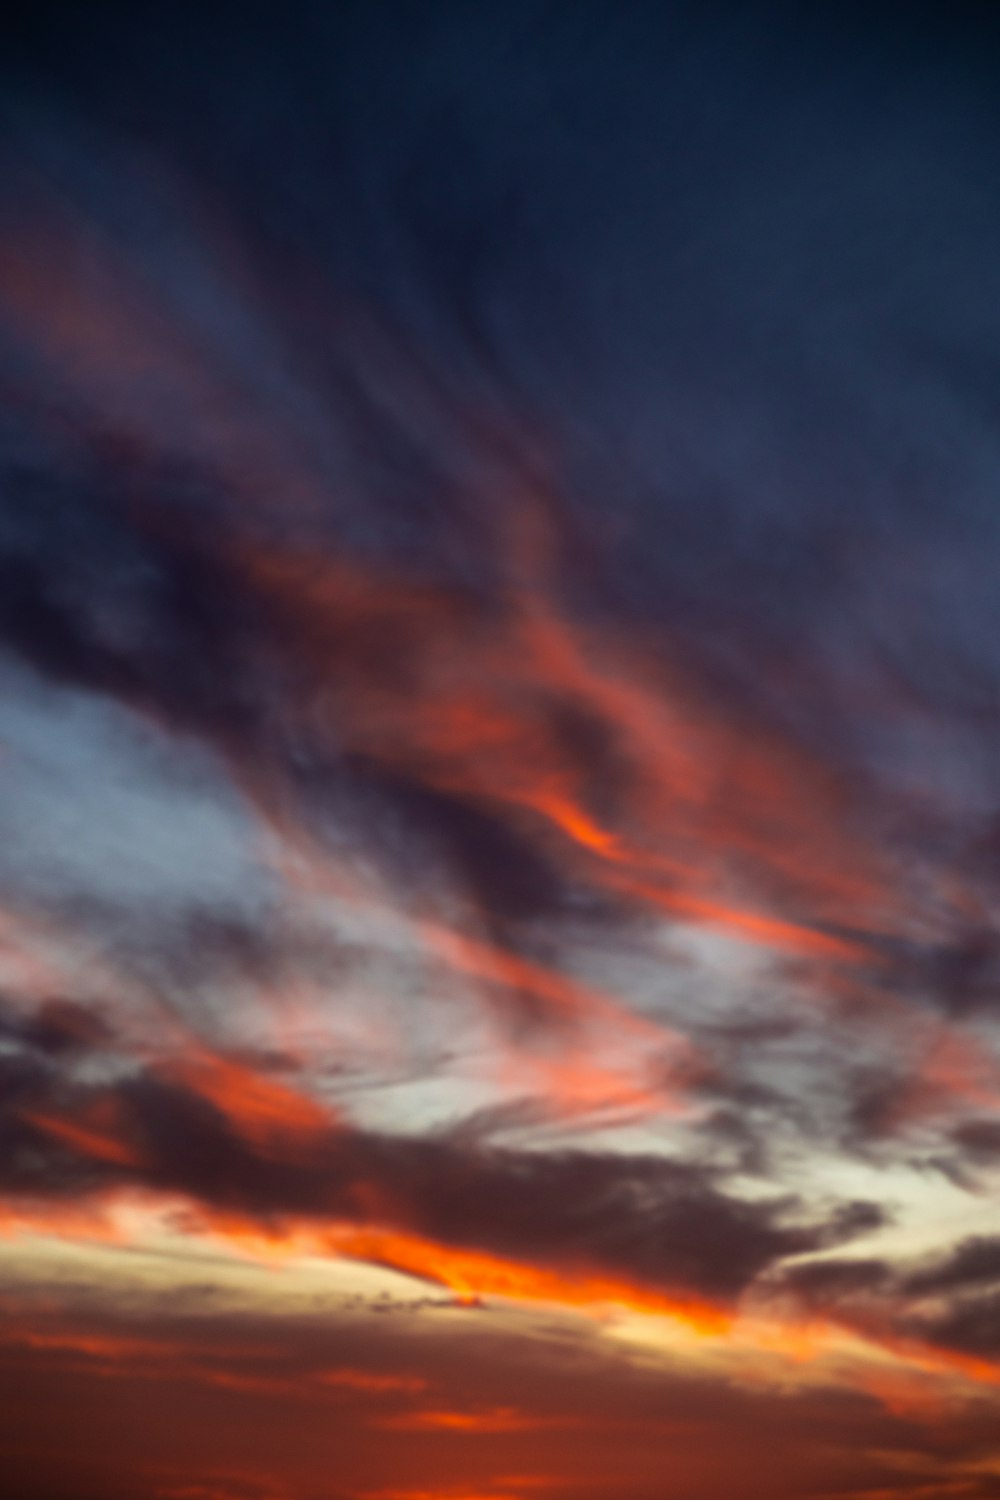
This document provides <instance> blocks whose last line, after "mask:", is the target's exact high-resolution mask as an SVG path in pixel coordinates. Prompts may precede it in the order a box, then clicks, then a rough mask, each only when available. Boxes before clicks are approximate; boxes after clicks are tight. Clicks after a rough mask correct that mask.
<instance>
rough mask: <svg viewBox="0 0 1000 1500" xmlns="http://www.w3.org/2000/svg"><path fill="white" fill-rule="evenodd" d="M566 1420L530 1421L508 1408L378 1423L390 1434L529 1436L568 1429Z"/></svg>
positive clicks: (406, 1415)
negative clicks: (550, 1429) (542, 1429)
mask: <svg viewBox="0 0 1000 1500" xmlns="http://www.w3.org/2000/svg"><path fill="white" fill-rule="evenodd" d="M571 1425H572V1423H570V1422H569V1421H568V1420H567V1419H566V1418H551V1417H550V1418H547V1419H546V1418H545V1417H532V1416H529V1415H528V1414H527V1413H525V1412H517V1411H513V1410H512V1409H511V1408H510V1407H497V1408H495V1409H493V1410H492V1411H414V1412H404V1413H402V1414H401V1415H399V1416H395V1417H386V1418H384V1419H383V1420H382V1421H381V1422H379V1423H378V1426H379V1427H385V1428H388V1429H389V1430H391V1431H393V1432H531V1431H535V1430H537V1429H538V1428H540V1427H566V1426H571Z"/></svg>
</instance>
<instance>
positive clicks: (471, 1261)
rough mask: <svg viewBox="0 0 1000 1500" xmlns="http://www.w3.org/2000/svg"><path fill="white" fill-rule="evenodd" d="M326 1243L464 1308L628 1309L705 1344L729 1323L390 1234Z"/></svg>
mask: <svg viewBox="0 0 1000 1500" xmlns="http://www.w3.org/2000/svg"><path fill="white" fill-rule="evenodd" d="M326 1244H327V1247H328V1249H329V1250H330V1251H332V1252H333V1253H334V1254H336V1255H342V1256H345V1257H347V1258H349V1259H352V1260H363V1261H367V1262H369V1263H371V1264H375V1265H382V1266H386V1267H387V1268H389V1269H390V1270H395V1271H402V1272H404V1273H406V1274H408V1275H411V1276H419V1277H421V1278H423V1279H425V1280H430V1281H435V1282H437V1283H438V1284H439V1285H441V1286H445V1287H447V1288H448V1290H449V1291H451V1292H453V1293H454V1295H455V1296H456V1297H457V1298H458V1299H459V1300H460V1301H464V1302H469V1303H475V1302H476V1301H477V1300H478V1299H479V1298H480V1297H482V1296H494V1297H509V1298H511V1299H513V1300H515V1301H525V1302H553V1303H558V1304H562V1305H564V1306H569V1307H578V1308H587V1307H590V1308H594V1309H599V1308H601V1307H602V1306H604V1307H607V1306H619V1307H628V1308H631V1309H632V1310H634V1311H636V1312H649V1313H657V1314H659V1315H661V1316H665V1317H669V1318H672V1319H674V1320H675V1321H676V1322H680V1323H683V1324H685V1325H686V1326H687V1327H689V1328H691V1329H692V1330H693V1331H694V1332H696V1333H698V1334H701V1335H702V1336H703V1337H705V1338H721V1337H722V1336H724V1335H725V1334H726V1333H727V1332H728V1331H729V1330H730V1329H731V1327H732V1325H733V1321H734V1318H733V1314H732V1313H730V1312H729V1311H728V1310H727V1309H725V1308H721V1307H716V1306H713V1305H712V1304H711V1303H709V1302H705V1301H703V1300H700V1299H698V1298H695V1297H683V1296H679V1295H676V1294H675V1295H668V1294H667V1293H663V1292H655V1291H652V1290H649V1289H647V1288H644V1287H641V1286H639V1285H637V1284H635V1283H633V1282H629V1281H626V1280H624V1279H623V1278H619V1277H614V1276H608V1275H602V1274H600V1273H597V1272H592V1271H589V1270H586V1269H583V1268H581V1269H579V1270H576V1269H567V1270H565V1271H556V1270H549V1269H547V1268H545V1267H542V1266H530V1265H527V1264H525V1263H523V1262H519V1261H512V1260H503V1259H501V1258H499V1257H498V1256H494V1255H490V1254H489V1253H488V1252H486V1251H484V1250H462V1249H455V1248H453V1247H451V1246H447V1245H441V1244H437V1243H435V1242H434V1241H432V1240H426V1239H423V1238H421V1237H420V1236H418V1235H412V1234H406V1233H400V1232H397V1231H395V1230H388V1229H350V1228H345V1229H344V1230H339V1231H333V1232H330V1233H328V1234H327V1236H326Z"/></svg>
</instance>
